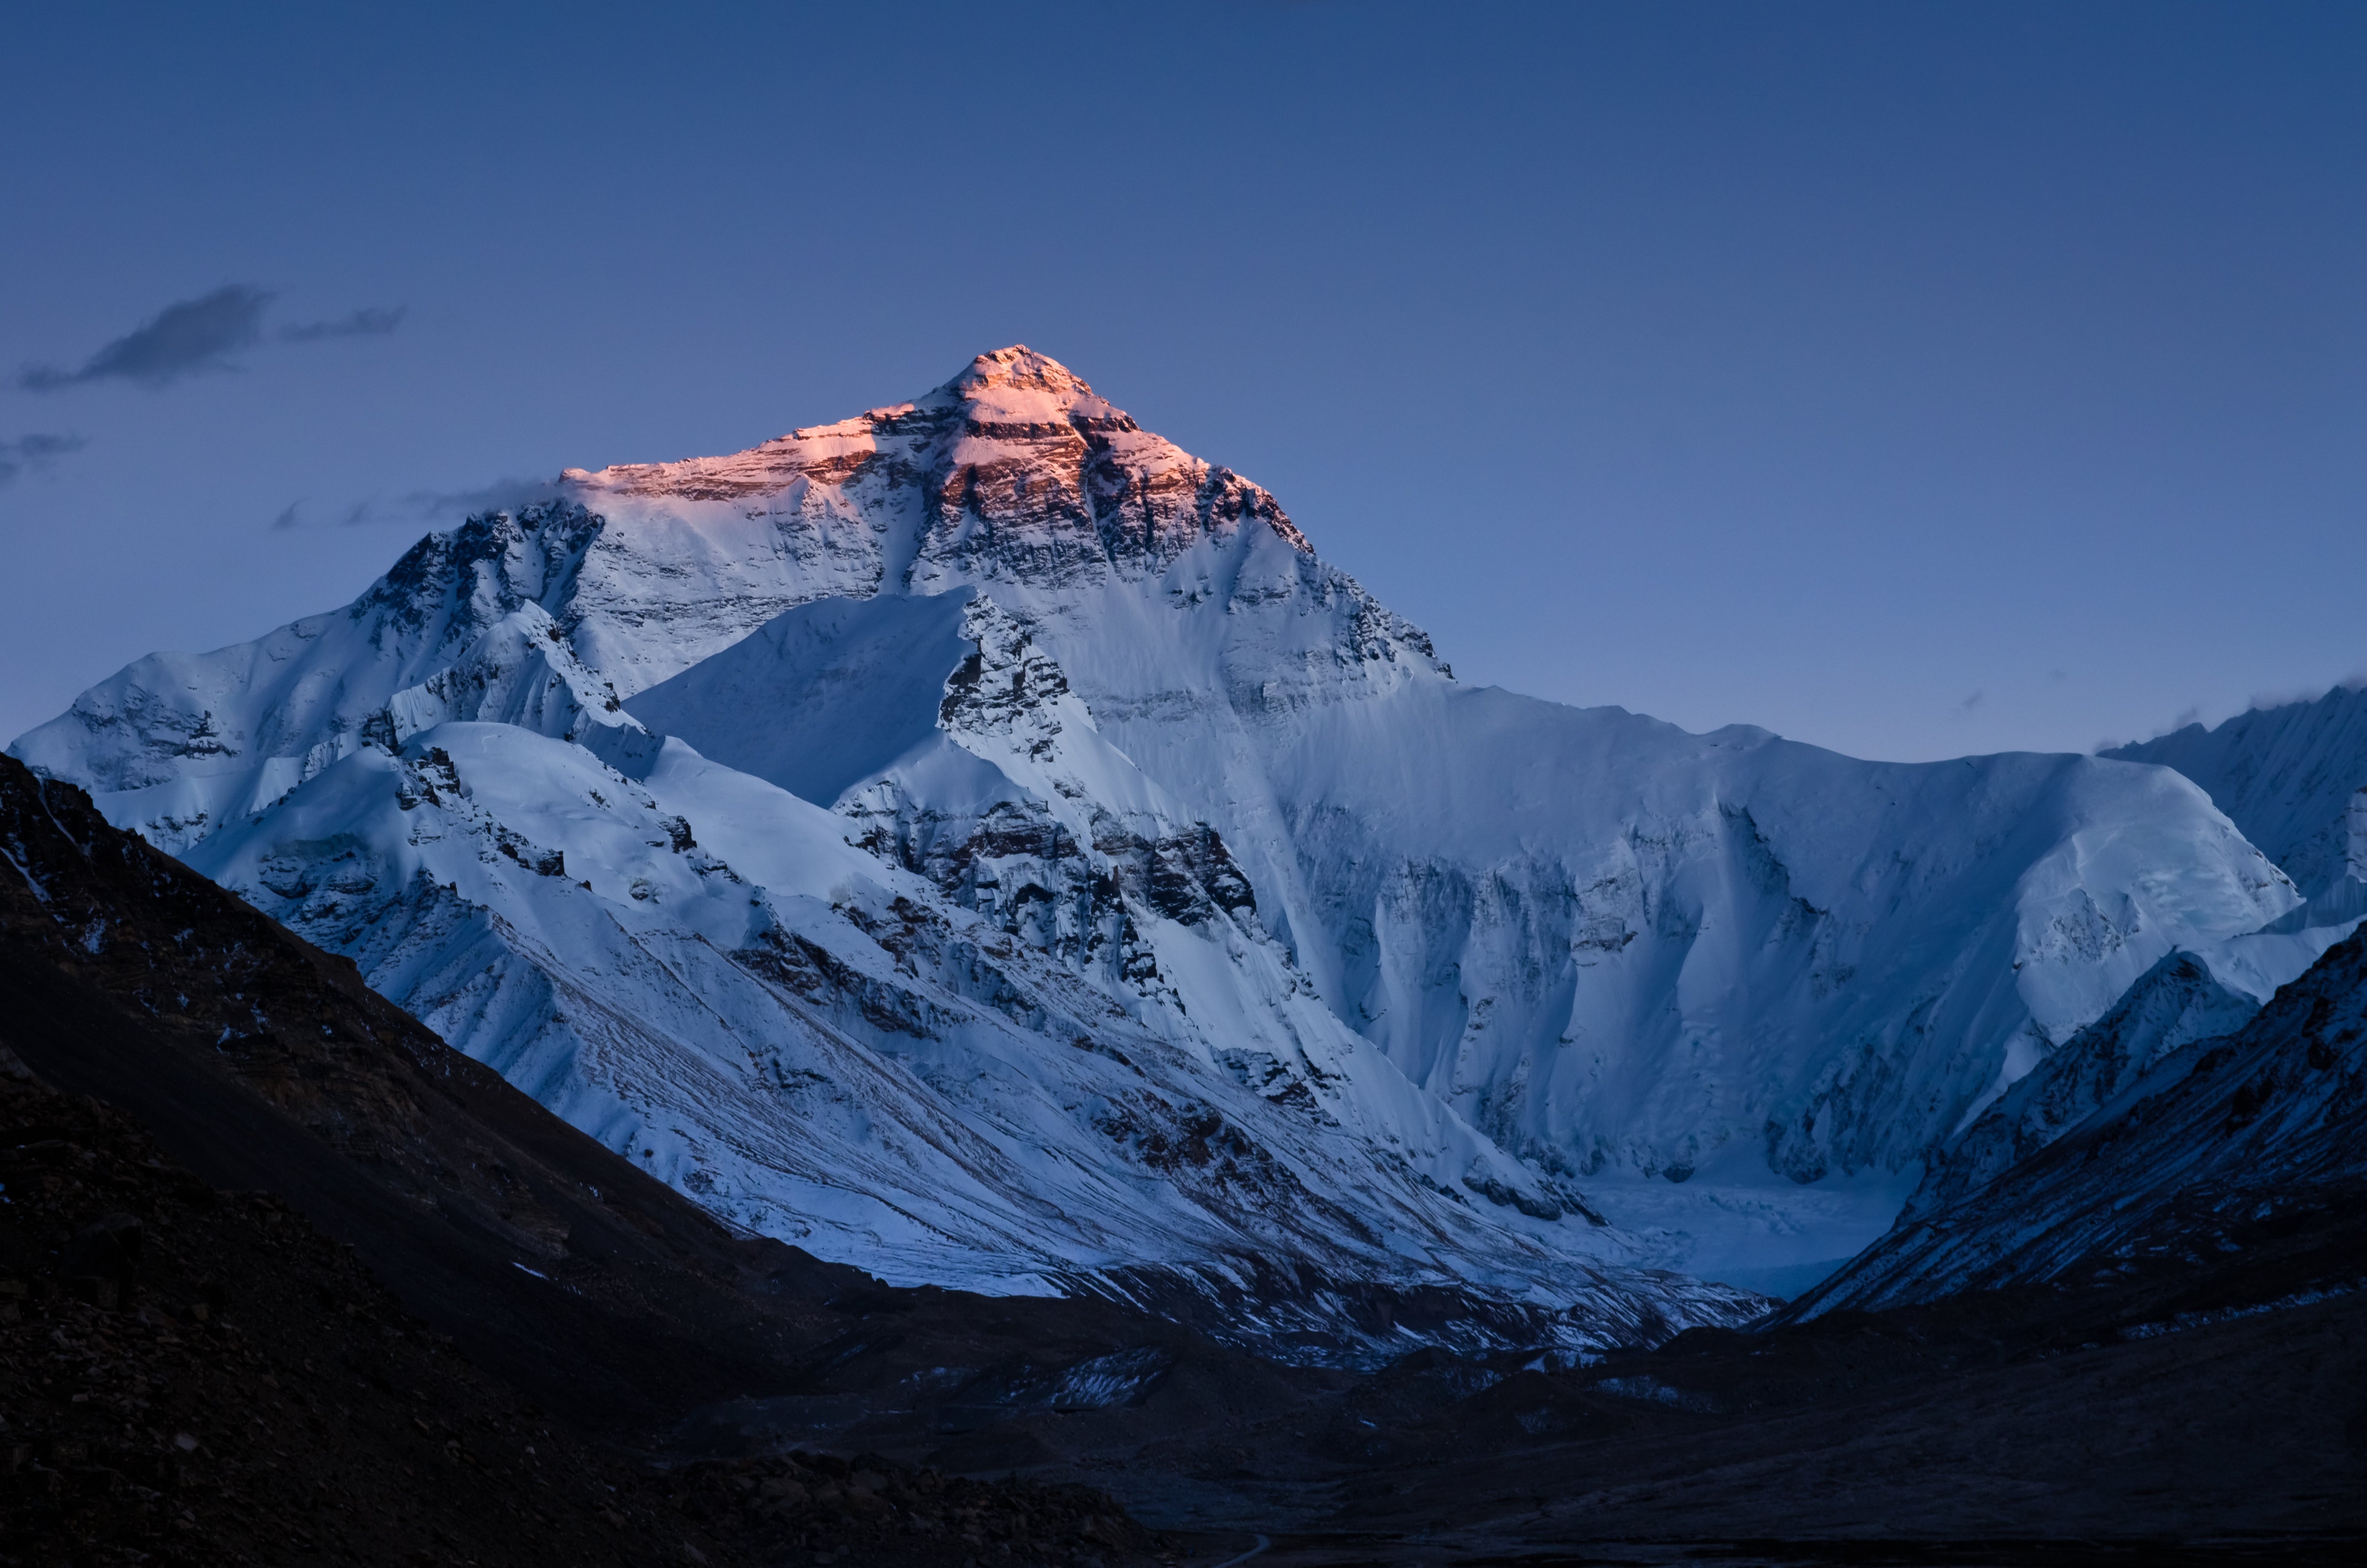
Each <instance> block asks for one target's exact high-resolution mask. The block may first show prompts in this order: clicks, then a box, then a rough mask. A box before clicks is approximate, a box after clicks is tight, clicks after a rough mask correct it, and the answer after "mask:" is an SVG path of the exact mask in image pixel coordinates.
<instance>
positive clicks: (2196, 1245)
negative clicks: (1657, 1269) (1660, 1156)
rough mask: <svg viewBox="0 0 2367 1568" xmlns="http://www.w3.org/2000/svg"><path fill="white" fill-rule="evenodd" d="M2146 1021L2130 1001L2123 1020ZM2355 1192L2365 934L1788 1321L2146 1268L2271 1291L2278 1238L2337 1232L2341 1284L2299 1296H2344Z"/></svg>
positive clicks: (1901, 1233) (1915, 1226)
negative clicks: (2216, 1276) (2260, 1285)
mask: <svg viewBox="0 0 2367 1568" xmlns="http://www.w3.org/2000/svg"><path fill="white" fill-rule="evenodd" d="M2163 982H2164V983H2163V985H2162V987H2160V988H2159V989H2160V990H2161V991H2163V992H2174V991H2175V989H2177V988H2178V986H2179V981H2178V978H2177V977H2176V976H2174V975H2165V976H2164V977H2163ZM2203 1006H2208V1002H2207V1000H2205V1001H2203ZM2145 1010H2146V1002H2145V1000H2144V999H2142V998H2140V999H2138V1000H2137V1001H2136V1002H2135V1005H2134V1006H2133V1007H2132V1008H2130V1009H2129V1010H2128V1011H2129V1012H2130V1013H2131V1014H2132V1016H2134V1015H2136V1014H2140V1013H2142V1012H2143V1011H2145ZM2362 1197H2367V933H2361V934H2357V935H2353V936H2352V937H2350V938H2349V939H2347V940H2345V941H2344V942H2342V943H2340V944H2339V945H2338V946H2336V947H2334V948H2332V949H2328V950H2327V953H2326V955H2325V956H2324V957H2323V958H2321V959H2320V960H2318V961H2317V963H2316V965H2315V966H2314V967H2313V968H2312V969H2311V970H2310V971H2309V972H2308V973H2307V974H2305V975H2304V976H2302V977H2301V978H2300V979H2299V980H2296V981H2294V982H2293V983H2291V984H2289V985H2287V986H2285V987H2284V988H2283V989H2282V990H2281V991H2279V992H2278V993H2277V994H2276V996H2275V997H2274V999H2272V1000H2271V1002H2270V1003H2269V1004H2268V1006H2265V1007H2263V1008H2262V1009H2260V1011H2259V1014H2258V1015H2257V1016H2256V1017H2253V1018H2252V1019H2251V1021H2250V1022H2249V1023H2248V1024H2245V1025H2244V1026H2243V1027H2242V1028H2239V1029H2237V1030H2236V1031H2235V1032H2234V1033H2233V1034H2231V1035H2229V1036H2227V1037H2225V1038H2224V1039H2205V1040H2198V1041H2196V1042H2194V1043H2191V1044H2189V1045H2186V1046H2184V1047H2182V1048H2180V1049H2177V1050H2173V1051H2168V1052H2166V1053H2165V1054H2163V1055H2161V1056H2160V1057H2158V1058H2157V1060H2156V1061H2155V1062H2153V1064H2152V1065H2151V1067H2150V1069H2149V1070H2148V1071H2146V1072H2144V1073H2143V1074H2140V1075H2139V1076H2138V1077H2137V1078H2136V1080H2135V1082H2134V1083H2133V1084H2130V1085H2127V1086H2126V1087H2124V1088H2123V1089H2122V1090H2121V1092H2120V1093H2119V1094H2118V1095H2116V1096H2112V1098H2110V1099H2107V1100H2105V1101H2104V1102H2103V1103H2102V1104H2101V1107H2100V1108H2098V1109H2097V1110H2096V1111H2095V1112H2094V1113H2092V1114H2091V1115H2090V1116H2089V1117H2087V1118H2086V1119H2084V1120H2080V1121H2078V1122H2077V1123H2076V1124H2075V1125H2073V1126H2072V1127H2070V1128H2069V1129H2068V1130H2067V1131H2061V1132H2060V1133H2058V1135H2057V1136H2056V1137H2055V1138H2053V1139H2052V1140H2051V1141H2049V1142H2046V1143H2045V1144H2044V1146H2043V1147H2042V1148H2040V1149H2039V1150H2038V1152H2037V1153H2033V1154H2032V1155H2031V1156H2029V1157H2028V1158H2025V1159H2023V1160H2022V1161H2021V1162H2020V1163H2018V1164H2016V1165H2012V1166H2011V1167H2010V1169H2008V1170H2006V1171H2005V1172H2004V1173H2003V1174H2002V1175H1999V1176H1995V1177H1993V1178H1992V1179H1990V1180H1989V1181H1988V1183H1987V1184H1986V1185H1983V1186H1978V1187H1971V1188H1970V1189H1969V1190H1968V1191H1966V1193H1965V1196H1964V1197H1962V1198H1960V1199H1957V1200H1956V1201H1955V1202H1954V1203H1952V1204H1948V1205H1946V1206H1940V1205H1937V1204H1932V1205H1923V1206H1919V1210H1918V1211H1917V1212H1915V1213H1914V1214H1912V1215H1910V1216H1909V1217H1907V1218H1903V1219H1902V1220H1901V1221H1899V1223H1898V1226H1897V1229H1895V1230H1894V1231H1892V1232H1891V1233H1889V1234H1888V1235H1886V1236H1885V1237H1884V1238H1883V1239H1882V1241H1881V1242H1880V1243H1879V1244H1877V1245H1875V1246H1873V1247H1870V1248H1868V1249H1867V1250H1866V1251H1865V1253H1864V1254H1863V1255H1862V1256H1859V1257H1857V1258H1855V1259H1853V1260H1852V1263H1851V1264H1850V1266H1849V1267H1847V1268H1845V1269H1843V1270H1842V1271H1841V1272H1840V1274H1839V1275H1837V1276H1835V1277H1834V1278H1832V1279H1831V1280H1829V1281H1828V1282H1827V1283H1826V1284H1825V1285H1823V1286H1821V1287H1820V1288H1819V1289H1818V1290H1816V1291H1814V1292H1812V1293H1810V1295H1808V1296H1807V1297H1806V1298H1805V1299H1804V1301H1803V1302H1802V1303H1799V1304H1797V1305H1796V1306H1795V1309H1794V1310H1795V1312H1802V1313H1804V1314H1806V1315H1816V1314H1818V1313H1822V1312H1831V1311H1834V1310H1837V1309H1840V1308H1844V1307H1881V1306H1886V1305H1896V1304H1899V1303H1903V1302H1909V1301H1931V1300H1935V1299H1937V1298H1939V1297H1942V1296H1946V1295H1952V1294H1955V1293H1958V1292H1962V1291H1966V1290H1995V1289H1999V1288H2001V1287H2005V1286H2011V1285H2030V1284H2039V1283H2044V1282H2049V1281H2056V1280H2060V1281H2063V1282H2065V1283H2067V1284H2090V1283H2095V1282H2099V1281H2105V1282H2109V1281H2111V1280H2112V1279H2115V1278H2119V1277H2120V1276H2122V1275H2124V1274H2130V1273H2134V1272H2136V1271H2137V1270H2139V1269H2141V1268H2144V1267H2148V1266H2152V1265H2156V1264H2169V1265H2171V1266H2174V1267H2179V1268H2181V1269H2184V1270H2187V1271H2190V1272H2194V1273H2203V1272H2205V1271H2208V1270H2210V1269H2212V1268H2214V1267H2216V1268H2218V1269H2219V1270H2220V1271H2222V1272H2225V1271H2228V1270H2229V1269H2230V1268H2232V1267H2241V1266H2242V1265H2243V1264H2244V1263H2245V1262H2247V1261H2248V1257H2249V1259H2257V1260H2259V1267H2255V1268H2254V1269H2253V1270H2252V1272H2253V1273H2254V1274H2255V1275H2256V1276H2257V1277H2258V1278H2274V1269H2273V1267H2271V1265H2272V1263H2273V1261H2274V1259H2275V1255H2276V1253H2277V1250H2278V1244H2279V1241H2280V1238H2282V1237H2286V1236H2291V1235H2307V1234H2309V1233H2313V1232H2316V1231H2326V1230H2328V1229H2329V1228H2332V1229H2334V1230H2335V1231H2337V1232H2344V1233H2348V1245H2347V1248H2346V1249H2344V1250H2341V1251H2339V1252H2337V1253H2335V1254H2334V1259H2333V1260H2334V1261H2335V1262H2337V1263H2339V1264H2340V1265H2341V1272H2340V1273H2339V1275H2338V1276H2337V1277H2336V1278H2332V1279H2330V1280H2329V1279H2324V1278H2305V1279H2303V1280H2300V1281H2297V1283H2298V1284H2300V1285H2301V1286H2302V1287H2303V1288H2304V1290H2305V1292H2307V1291H2315V1292H2317V1293H2320V1294H2322V1293H2324V1292H2325V1291H2326V1290H2327V1289H2329V1288H2331V1289H2334V1290H2355V1289H2356V1288H2357V1283H2358V1276H2357V1272H2356V1271H2357V1268H2358V1267H2359V1264H2360V1254H2359V1247H2360V1242H2359V1236H2358V1233H2359V1231H2360V1226H2359V1221H2358V1216H2359V1213H2360V1202H2361V1198H2362ZM2323 1261H2324V1260H2321V1262H2323Z"/></svg>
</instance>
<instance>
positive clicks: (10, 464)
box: [0, 434, 87, 485]
mask: <svg viewBox="0 0 2367 1568" xmlns="http://www.w3.org/2000/svg"><path fill="white" fill-rule="evenodd" d="M85 445H87V443H86V442H85V441H84V440H83V438H82V437H80V436H45V435H40V434H34V435H30V436H19V437H17V438H16V439H15V440H13V441H0V485H5V484H8V483H13V482H14V481H15V480H16V478H17V475H18V474H20V473H23V472H27V471H28V470H31V469H42V468H47V467H49V465H50V464H51V463H52V462H55V461H56V460H58V459H60V458H62V457H64V456H65V455H66V454H67V453H68V452H78V451H80V450H82V449H83V448H84V447H85Z"/></svg>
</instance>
